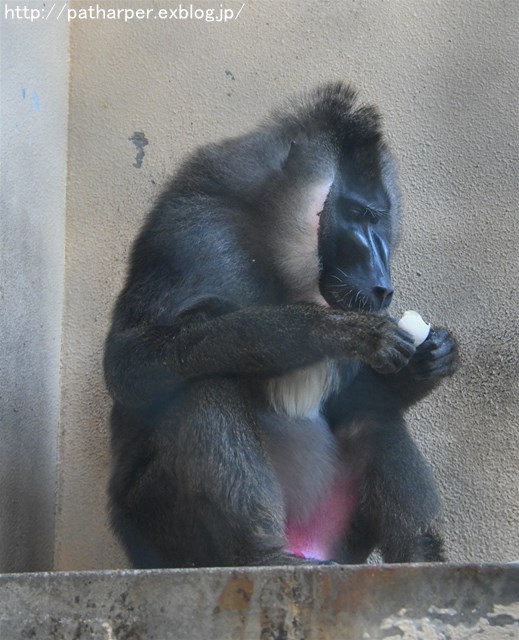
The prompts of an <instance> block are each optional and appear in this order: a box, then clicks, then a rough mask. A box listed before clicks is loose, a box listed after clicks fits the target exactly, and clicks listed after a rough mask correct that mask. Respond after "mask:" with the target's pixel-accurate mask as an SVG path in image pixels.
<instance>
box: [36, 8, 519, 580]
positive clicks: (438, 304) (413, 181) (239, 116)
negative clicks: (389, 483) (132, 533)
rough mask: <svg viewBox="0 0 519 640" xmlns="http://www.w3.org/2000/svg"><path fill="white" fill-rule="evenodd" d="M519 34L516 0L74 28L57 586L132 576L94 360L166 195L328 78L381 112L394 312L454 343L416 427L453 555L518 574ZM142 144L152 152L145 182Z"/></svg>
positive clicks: (281, 11) (262, 12) (93, 23)
mask: <svg viewBox="0 0 519 640" xmlns="http://www.w3.org/2000/svg"><path fill="white" fill-rule="evenodd" d="M211 4H212V5H213V6H214V7H215V8H219V6H220V3H219V2H215V3H211V2H204V3H200V5H196V6H204V7H209V6H211ZM166 5H167V6H171V7H174V6H175V5H174V4H172V3H164V5H163V6H166ZM71 6H72V7H75V8H80V6H81V5H79V4H78V3H72V5H71ZM127 6H128V7H131V6H133V7H134V8H136V7H137V5H136V4H135V3H131V2H130V1H129V2H128V3H127ZM139 6H144V5H139ZM145 6H146V7H149V8H155V9H158V8H159V7H160V6H162V5H160V3H155V2H153V3H151V2H149V3H146V5H145ZM225 6H226V7H228V8H231V7H232V8H233V9H234V10H235V12H237V11H238V10H239V8H240V6H241V3H239V2H234V1H232V2H231V0H229V2H228V3H225ZM518 19H519V5H518V4H517V2H516V0H500V1H499V2H490V1H489V0H456V1H454V2H453V1H452V0H434V1H433V0H431V1H428V2H423V1H421V0H419V1H418V0H391V1H389V0H370V1H368V0H357V1H354V0H344V1H341V2H339V1H338V0H337V1H336V2H325V1H324V0H297V1H295V0H293V1H287V0H285V1H279V0H249V1H248V2H247V3H246V4H245V6H244V7H243V9H242V10H241V13H240V15H239V17H238V19H236V20H234V21H231V22H228V23H226V24H224V23H215V22H212V23H208V22H202V21H189V20H184V21H175V20H160V19H154V18H153V17H151V18H150V19H148V20H140V21H137V20H134V21H131V22H126V23H125V22H124V21H123V20H110V21H109V20H105V21H100V20H93V19H90V20H88V19H87V20H82V21H76V22H74V23H72V26H71V33H72V44H71V51H72V61H71V65H72V67H71V70H72V71H71V83H72V84H71V99H70V128H69V149H70V152H69V181H68V201H67V237H66V254H67V257H66V298H65V316H64V326H63V331H64V333H63V370H62V381H63V382H62V385H63V394H62V399H63V403H62V414H61V417H62V438H61V450H60V481H59V489H60V491H59V504H58V506H59V511H58V522H57V524H58V527H57V537H56V561H55V566H56V568H58V569H65V568H66V569H80V568H83V569H84V568H101V567H116V566H124V563H125V560H124V559H123V557H122V555H121V553H120V551H119V549H118V548H117V546H116V544H115V542H114V541H113V539H112V537H111V535H110V533H109V531H108V529H107V526H106V517H105V486H106V480H107V474H108V465H109V455H108V429H107V417H108V413H109V406H110V403H109V400H108V397H107V395H106V392H105V390H104V386H103V381H102V376H101V357H102V345H103V339H104V336H105V333H106V330H107V327H108V324H109V314H110V311H111V307H112V304H113V301H114V298H115V295H116V293H117V292H118V290H119V288H120V286H121V283H122V279H123V274H124V270H125V265H126V258H127V254H128V248H129V244H130V242H131V240H132V238H133V237H134V235H135V233H136V232H137V229H138V228H139V226H140V224H141V222H142V220H143V217H144V215H145V213H146V211H147V209H148V208H149V206H150V203H151V202H152V200H153V198H154V196H155V195H156V194H157V193H158V192H159V190H160V188H161V185H162V184H163V183H164V181H165V180H166V178H167V176H168V175H169V174H170V173H171V172H172V171H173V170H174V169H175V167H177V166H178V163H179V162H180V159H181V158H182V156H183V154H184V153H185V152H187V151H188V150H190V149H192V148H193V147H195V146H196V145H197V144H200V143H203V142H206V141H208V140H213V139H217V138H220V137H222V136H227V135H233V134H236V133H239V132H242V131H246V130H247V129H248V128H250V126H251V125H252V124H253V123H255V122H256V121H257V119H258V118H260V117H262V116H263V115H264V114H265V113H266V112H267V111H268V110H269V109H270V107H271V106H272V105H276V104H278V103H279V102H280V101H282V100H283V99H284V98H285V96H288V95H290V94H293V93H294V92H297V91H299V90H301V89H305V88H308V87H311V86H313V85H315V84H316V83H318V82H320V81H322V80H324V79H336V78H342V79H348V80H351V81H352V82H353V83H354V84H355V85H356V86H357V87H358V88H359V89H360V90H361V91H362V94H363V96H365V98H366V99H368V100H372V101H374V102H376V103H377V104H378V105H379V106H380V108H381V110H382V111H383V113H384V114H385V121H386V127H387V130H388V131H389V132H390V138H391V141H392V143H393V147H394V149H395V151H396V154H397V156H398V157H399V159H400V169H401V170H400V174H401V184H402V188H403V191H404V196H405V215H404V225H403V240H402V244H401V247H400V251H399V252H398V254H397V256H396V261H395V281H396V285H397V296H396V299H395V309H396V310H403V309H405V308H409V307H411V308H416V309H419V310H420V311H421V312H423V314H424V315H425V316H426V317H428V318H430V319H431V320H432V321H434V322H435V323H439V324H445V325H447V326H449V327H451V328H452V329H453V330H454V331H455V332H456V333H457V335H458V336H459V339H460V343H461V349H462V356H463V358H462V369H461V372H460V374H459V375H458V377H457V378H455V379H453V380H452V381H451V382H449V384H447V385H445V387H444V388H443V389H442V390H441V391H440V392H439V393H437V394H436V395H435V396H434V397H432V398H430V399H429V400H427V401H426V402H424V403H423V404H422V406H421V407H420V408H419V409H417V410H416V411H415V412H414V413H413V414H412V415H411V417H410V419H411V424H412V428H413V431H414V432H415V434H416V436H417V438H418V440H419V441H420V442H421V444H422V447H423V448H424V450H425V451H426V452H427V454H428V456H429V457H430V459H431V460H432V462H433V464H434V467H435V471H436V475H437V477H438V479H439V482H440V486H441V489H442V493H443V497H444V501H445V521H446V527H447V539H448V547H449V552H450V556H451V558H452V559H455V560H508V559H513V558H517V557H518V554H519V539H518V537H517V531H518V530H519V506H518V505H519V489H518V482H517V471H518V462H517V460H518V453H519V446H518V442H517V415H518V408H519V406H518V398H519V388H518V382H517V380H518V377H519V376H518V370H517V363H518V356H519V346H518V340H517V335H519V331H518V330H519V322H518V315H517V313H518V312H517V309H518V307H519V294H518V289H517V276H516V273H517V269H518V267H519V257H518V252H517V241H518V240H519V229H518V222H517V213H516V209H517V201H518V198H517V188H516V184H517V164H516V162H517V150H518V149H517V142H518V135H517V134H518V133H519V131H518V123H519V117H518V116H519V112H518V107H517V100H516V92H517V81H518V72H517V54H518V53H519V52H518V45H517V39H516V33H515V32H516V24H517V20H518ZM135 132H142V133H143V134H144V136H145V138H146V139H147V141H148V145H147V146H145V147H143V150H144V153H145V155H144V157H143V159H142V164H141V165H140V166H138V165H139V164H140V163H139V162H138V161H136V158H137V148H136V145H135V144H134V143H133V142H132V141H131V140H130V138H132V137H133V136H134V134H135ZM136 165H137V166H136ZM31 352H32V351H31Z"/></svg>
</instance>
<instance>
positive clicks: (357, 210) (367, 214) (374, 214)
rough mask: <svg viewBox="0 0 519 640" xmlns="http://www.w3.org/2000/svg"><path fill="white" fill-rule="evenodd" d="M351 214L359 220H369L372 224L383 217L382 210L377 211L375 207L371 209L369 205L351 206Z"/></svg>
mask: <svg viewBox="0 0 519 640" xmlns="http://www.w3.org/2000/svg"><path fill="white" fill-rule="evenodd" d="M349 215H350V217H351V218H353V219H355V220H359V221H361V222H369V223H371V224H377V222H379V221H380V219H381V217H382V213H381V212H380V211H375V210H374V209H370V208H369V207H362V206H359V207H351V208H350V209H349Z"/></svg>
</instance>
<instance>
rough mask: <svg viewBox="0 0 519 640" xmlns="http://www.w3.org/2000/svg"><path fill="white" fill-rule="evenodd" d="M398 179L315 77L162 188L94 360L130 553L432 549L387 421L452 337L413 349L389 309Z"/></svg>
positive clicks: (429, 382) (144, 561)
mask: <svg viewBox="0 0 519 640" xmlns="http://www.w3.org/2000/svg"><path fill="white" fill-rule="evenodd" d="M394 180H395V178H394V171H393V164H392V160H391V157H390V154H389V152H388V150H387V148H386V144H385V142H384V140H383V137H382V133H381V130H380V124H379V117H378V115H377V112H376V110H375V109H373V108H372V107H367V106H360V105H359V104H358V102H357V98H356V95H355V93H354V92H353V91H352V90H351V89H350V88H348V87H346V86H344V85H342V84H330V85H325V86H323V87H320V88H318V89H317V90H316V91H315V92H314V93H312V94H310V95H308V96H306V98H304V99H303V100H302V101H300V102H299V103H297V104H295V105H294V106H293V107H292V108H291V109H290V110H288V111H287V112H283V113H278V114H275V115H274V116H273V117H272V118H271V119H270V120H269V121H268V122H267V123H266V124H264V125H262V126H260V127H259V128H258V129H256V130H255V131H254V132H253V133H251V134H249V135H245V136H242V137H239V138H235V139H231V140H226V141H224V142H222V143H221V144H215V145H210V146H207V147H204V148H202V149H200V150H199V151H197V152H196V153H195V154H194V155H193V156H192V157H191V158H190V159H189V160H188V161H187V162H186V163H185V164H184V165H183V166H182V167H181V169H180V171H179V172H178V173H177V174H176V176H175V177H174V178H173V180H172V181H171V183H170V184H169V186H168V188H167V189H166V191H165V192H164V193H163V194H162V196H161V197H160V198H159V200H158V202H157V204H156V206H155V207H154V209H153V210H152V212H151V214H150V216H149V217H148V219H147V222H146V223H145V225H144V228H143V229H142V231H141V233H140V235H139V237H138V238H137V241H136V242H135V245H134V247H133V252H132V256H131V262H130V268H129V273H128V277H127V281H126V285H125V287H124V289H123V291H122V293H121V294H120V297H119V299H118V301H117V305H116V308H115V313H114V318H113V325H112V328H111V331H110V334H109V336H108V339H107V343H106V355H105V371H106V380H107V384H108V387H109V389H110V392H111V394H112V396H113V399H114V407H113V413H112V450H113V470H112V477H111V482H110V488H109V494H110V509H111V519H112V524H113V528H114V530H115V532H116V534H117V535H118V537H119V538H120V540H121V541H122V543H123V545H124V547H125V549H126V551H127V553H128V555H129V558H130V559H131V561H132V563H133V565H134V566H136V567H182V566H209V565H245V564H274V563H276V564H283V563H295V562H305V558H306V559H307V560H306V561H308V559H316V560H328V559H333V560H336V561H338V562H364V561H365V560H366V558H367V556H368V554H369V553H370V552H371V551H372V550H373V549H374V548H375V547H378V548H379V549H380V551H381V553H382V555H383V558H384V559H385V560H386V561H388V562H406V561H421V560H426V561H427V560H430V561H433V560H441V559H442V557H443V552H442V539H441V537H440V534H439V532H438V529H437V522H436V519H437V514H438V508H439V505H438V498H437V493H436V490H435V487H434V483H433V480H432V477H431V474H430V471H429V469H428V466H427V464H426V462H425V461H424V459H423V458H422V456H421V454H420V453H419V451H418V449H417V448H416V446H415V444H414V443H413V441H412V440H411V438H410V436H409V433H408V431H407V429H406V426H405V424H404V420H403V417H402V414H403V412H404V411H405V410H406V408H408V407H409V406H410V405H411V404H413V403H414V402H416V401H417V400H419V399H420V398H422V397H423V396H424V395H425V394H427V393H429V391H430V390H431V389H432V388H433V387H434V386H435V385H436V384H437V382H438V381H439V380H440V379H441V378H442V377H444V376H446V375H449V374H451V373H452V372H453V370H454V368H455V351H456V349H455V343H454V341H453V338H452V337H451V335H450V334H449V333H448V332H447V331H446V330H442V329H433V331H432V334H431V337H430V338H429V339H428V340H427V341H426V342H425V343H424V344H423V345H422V346H420V347H419V348H418V349H415V347H414V346H413V344H412V340H411V338H410V336H409V335H408V334H406V333H405V332H403V331H401V330H400V329H399V328H398V327H397V325H396V322H395V321H394V319H392V318H391V317H390V316H389V315H388V314H387V311H386V309H387V307H388V305H389V303H390V301H391V296H392V294H393V288H392V285H391V280H390V273H389V258H390V251H391V247H392V245H393V243H394V240H395V235H396V226H397V216H398V201H397V200H398V199H397V189H396V186H395V182H394Z"/></svg>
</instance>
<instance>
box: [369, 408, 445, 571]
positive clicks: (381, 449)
mask: <svg viewBox="0 0 519 640" xmlns="http://www.w3.org/2000/svg"><path fill="white" fill-rule="evenodd" d="M363 493H364V495H363V496H362V498H361V503H360V512H359V517H360V518H362V517H363V518H364V519H365V521H366V522H367V523H369V530H370V531H372V532H374V535H375V539H376V546H378V547H379V548H380V551H381V553H382V557H383V559H384V561H386V562H434V561H442V560H444V553H443V540H442V537H441V534H440V532H439V529H438V522H437V520H438V515H439V511H440V502H439V498H438V494H437V491H436V487H435V483H434V479H433V477H432V474H431V471H430V469H429V466H428V464H427V462H426V461H425V459H424V457H423V456H422V454H421V453H420V451H419V450H418V448H417V446H416V445H415V443H414V442H413V440H412V439H411V437H410V435H409V433H408V431H407V428H406V426H405V424H404V421H403V419H402V418H400V417H393V418H392V419H391V418H389V419H388V418H386V422H385V424H384V426H383V427H381V428H379V429H378V430H377V431H376V432H375V433H374V434H373V449H372V459H371V463H370V464H369V467H368V468H367V474H366V478H365V486H364V488H363Z"/></svg>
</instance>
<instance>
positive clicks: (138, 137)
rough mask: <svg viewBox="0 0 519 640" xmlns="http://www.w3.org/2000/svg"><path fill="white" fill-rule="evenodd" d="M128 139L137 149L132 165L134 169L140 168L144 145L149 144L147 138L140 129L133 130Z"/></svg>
mask: <svg viewBox="0 0 519 640" xmlns="http://www.w3.org/2000/svg"><path fill="white" fill-rule="evenodd" d="M128 140H129V141H130V142H133V144H134V145H135V148H136V149H137V153H136V154H135V162H134V163H133V166H134V167H135V168H136V169H140V168H141V167H142V161H143V160H144V147H145V146H146V145H147V144H149V140H148V138H146V136H145V135H144V133H143V132H142V131H134V132H133V135H132V136H131V137H130V138H128Z"/></svg>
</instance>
